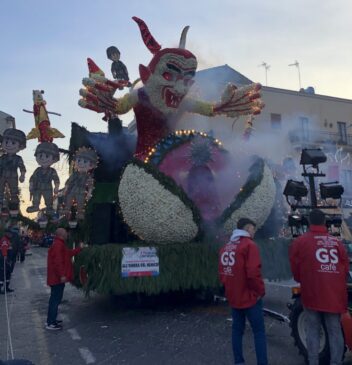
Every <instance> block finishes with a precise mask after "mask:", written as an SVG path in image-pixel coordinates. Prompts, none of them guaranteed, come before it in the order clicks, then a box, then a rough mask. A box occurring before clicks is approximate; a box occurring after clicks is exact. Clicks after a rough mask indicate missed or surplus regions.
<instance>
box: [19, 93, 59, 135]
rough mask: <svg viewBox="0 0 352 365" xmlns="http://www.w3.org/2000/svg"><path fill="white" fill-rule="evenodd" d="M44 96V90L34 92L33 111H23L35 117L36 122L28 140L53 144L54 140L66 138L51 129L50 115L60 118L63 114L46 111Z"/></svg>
mask: <svg viewBox="0 0 352 365" xmlns="http://www.w3.org/2000/svg"><path fill="white" fill-rule="evenodd" d="M43 94H44V91H43V90H33V111H29V110H26V109H23V111H24V112H26V113H32V114H33V115H34V122H35V128H33V129H32V130H31V131H30V132H29V133H28V135H27V139H35V138H38V141H39V142H52V141H53V139H54V138H64V137H65V136H64V135H63V134H62V133H61V132H60V131H59V130H57V129H56V128H52V127H51V125H50V120H49V114H55V115H58V116H61V114H59V113H55V112H48V111H47V110H46V101H45V100H44V98H43Z"/></svg>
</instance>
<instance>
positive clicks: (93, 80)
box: [79, 17, 263, 159]
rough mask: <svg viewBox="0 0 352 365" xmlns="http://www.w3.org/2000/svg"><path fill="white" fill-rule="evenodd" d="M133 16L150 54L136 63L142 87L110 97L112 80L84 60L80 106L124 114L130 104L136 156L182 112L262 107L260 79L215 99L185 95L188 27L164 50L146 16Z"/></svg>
mask: <svg viewBox="0 0 352 365" xmlns="http://www.w3.org/2000/svg"><path fill="white" fill-rule="evenodd" d="M133 20H135V21H136V22H137V24H138V26H139V28H140V31H141V35H142V38H143V41H144V43H145V45H146V46H147V48H148V49H149V51H150V52H151V53H152V54H153V58H152V60H151V61H150V63H149V65H148V66H144V65H140V66H139V73H140V78H141V81H142V83H143V86H142V87H141V88H139V89H132V91H131V92H129V93H127V94H125V95H124V96H123V97H121V98H118V99H116V98H113V93H114V91H115V90H116V87H115V86H114V85H113V82H112V81H110V80H107V79H106V78H105V77H104V76H105V75H104V74H103V72H102V71H101V70H100V69H99V68H98V67H97V66H96V65H95V64H94V63H93V62H92V60H90V59H88V66H89V70H90V74H89V76H90V77H89V78H85V79H83V84H84V85H85V86H86V88H85V89H81V90H80V95H81V96H83V99H81V100H80V101H79V105H80V106H82V107H83V108H87V109H91V110H94V111H96V112H98V113H105V114H106V115H116V114H117V115H118V114H124V113H127V112H128V111H129V110H130V109H132V108H133V110H134V112H135V116H136V123H137V132H138V139H137V148H136V157H138V158H140V159H145V158H146V157H147V156H148V154H149V152H150V151H151V149H152V148H153V147H154V146H155V145H156V144H157V143H158V142H160V141H161V140H162V139H163V138H164V137H166V136H167V135H168V134H169V133H171V132H173V131H174V126H175V123H176V121H177V119H178V118H179V117H180V116H181V114H182V113H184V112H191V113H198V114H202V115H205V116H209V117H212V116H217V115H224V116H227V117H231V118H234V117H237V116H240V115H254V114H259V113H260V111H261V109H262V108H263V103H262V101H261V99H260V93H259V89H260V84H251V85H248V86H244V87H241V88H237V87H236V86H235V85H233V84H228V85H227V86H226V88H225V90H224V92H223V95H222V98H221V100H220V101H219V102H218V103H209V102H204V101H200V100H195V99H191V98H189V97H187V96H186V95H187V93H188V91H189V89H190V87H191V86H192V84H193V83H194V76H195V72H196V69H197V59H196V57H195V55H194V54H193V53H191V52H190V51H188V50H187V49H185V43H186V34H187V31H188V28H189V27H185V28H184V30H183V32H182V35H181V39H180V44H179V47H178V48H164V49H162V48H161V46H160V45H159V44H158V43H157V42H156V40H155V39H154V38H153V36H152V35H151V33H150V31H149V29H148V27H147V25H146V24H145V23H144V21H143V20H141V19H139V18H137V17H133ZM92 65H93V66H95V67H94V69H95V71H96V72H94V70H93V68H92ZM102 76H103V77H102ZM114 87H115V89H114Z"/></svg>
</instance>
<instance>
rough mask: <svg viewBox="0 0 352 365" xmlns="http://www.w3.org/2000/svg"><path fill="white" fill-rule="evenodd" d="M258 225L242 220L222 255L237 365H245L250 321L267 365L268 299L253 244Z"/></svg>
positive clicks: (260, 356)
mask: <svg viewBox="0 0 352 365" xmlns="http://www.w3.org/2000/svg"><path fill="white" fill-rule="evenodd" d="M255 227H256V224H255V223H254V222H253V221H252V220H250V219H248V218H241V219H239V221H238V222H237V229H235V230H234V231H233V233H232V236H231V238H230V242H228V243H227V244H226V245H225V246H224V247H223V248H222V249H221V250H220V255H219V274H220V280H221V282H222V283H223V284H224V287H225V294H226V298H227V300H228V302H229V304H230V306H231V307H232V318H233V324H232V347H233V353H234V358H235V364H236V365H244V363H245V362H244V358H243V352H242V337H243V332H244V329H245V323H246V318H248V320H249V323H250V325H251V327H252V331H253V335H254V343H255V351H256V356H257V364H258V365H267V364H268V360H267V350H266V336H265V326H264V318H263V303H262V299H261V298H262V297H263V296H264V295H265V287H264V282H263V279H262V276H261V261H260V255H259V249H258V247H257V245H256V244H255V243H254V241H253V237H254V234H255Z"/></svg>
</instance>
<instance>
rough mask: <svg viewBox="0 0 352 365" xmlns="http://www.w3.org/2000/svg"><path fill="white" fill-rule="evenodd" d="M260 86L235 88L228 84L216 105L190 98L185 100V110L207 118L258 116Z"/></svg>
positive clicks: (260, 104) (260, 103)
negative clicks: (218, 116)
mask: <svg viewBox="0 0 352 365" xmlns="http://www.w3.org/2000/svg"><path fill="white" fill-rule="evenodd" d="M260 88H261V85H260V84H257V83H253V84H250V85H247V86H243V87H240V88H237V87H236V86H235V85H233V84H228V85H227V86H226V88H225V90H224V92H223V95H222V97H221V100H220V101H219V102H218V103H215V104H214V103H209V102H203V101H200V100H194V99H191V98H187V99H185V109H186V110H187V111H189V112H191V113H197V114H201V115H206V116H209V117H212V116H217V115H224V116H226V117H231V118H234V117H239V116H241V115H256V114H260V112H261V110H262V109H263V107H264V103H263V102H262V100H261V98H260V96H261V95H260Z"/></svg>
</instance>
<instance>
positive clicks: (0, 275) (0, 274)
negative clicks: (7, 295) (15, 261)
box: [0, 254, 12, 290]
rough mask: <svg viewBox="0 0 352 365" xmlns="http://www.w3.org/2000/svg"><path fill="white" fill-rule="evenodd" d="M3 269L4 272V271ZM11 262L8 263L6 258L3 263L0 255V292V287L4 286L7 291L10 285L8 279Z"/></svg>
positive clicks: (9, 277)
mask: <svg viewBox="0 0 352 365" xmlns="http://www.w3.org/2000/svg"><path fill="white" fill-rule="evenodd" d="M4 267H5V270H4ZM11 268H12V267H11V262H10V261H9V259H8V258H5V261H4V257H3V256H2V255H1V254H0V290H1V288H2V286H5V285H6V288H7V289H8V287H9V284H10V279H11V272H12V270H11ZM5 276H6V280H5Z"/></svg>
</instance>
